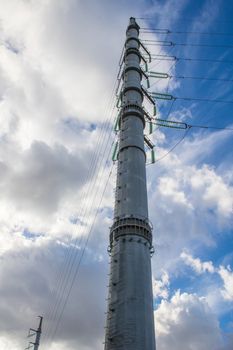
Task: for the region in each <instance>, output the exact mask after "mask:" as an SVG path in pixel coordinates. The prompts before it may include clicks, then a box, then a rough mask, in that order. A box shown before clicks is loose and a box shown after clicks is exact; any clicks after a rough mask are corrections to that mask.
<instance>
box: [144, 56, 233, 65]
mask: <svg viewBox="0 0 233 350" xmlns="http://www.w3.org/2000/svg"><path fill="white" fill-rule="evenodd" d="M151 58H152V61H199V62H216V63H233V61H231V60H218V59H211V58H191V57H177V56H169V55H153V54H152V55H151Z"/></svg>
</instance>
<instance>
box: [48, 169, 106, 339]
mask: <svg viewBox="0 0 233 350" xmlns="http://www.w3.org/2000/svg"><path fill="white" fill-rule="evenodd" d="M112 169H113V165H112V167H111V170H110V172H109V175H108V178H107V181H106V184H105V187H104V190H103V192H102V194H101V196H100V201H99V205H98V207H97V209H96V213H95V216H94V219H93V221H92V224H91V227H90V230H89V232H88V235H87V237H86V241H85V245H84V247H83V249H82V252H81V255H80V258H79V261H78V264H77V267H76V269H75V273H74V275H73V278H72V280H71V284H70V287H69V289H68V293H67V295H66V297H65V299H64V303H63V305H62V309H61V312H60V315H59V317H58V320H57V323H56V326H55V329H54V331H53V333H52V335H51V341H53V340H54V338H55V336H56V333H57V330H58V327H59V325H60V322H61V319H62V317H63V314H64V311H65V308H66V305H67V302H68V299H69V296H70V293H71V291H72V288H73V285H74V282H75V280H76V277H77V275H78V272H79V270H80V265H81V262H82V260H83V257H84V254H85V251H86V248H87V245H88V242H89V239H90V236H91V233H92V231H93V228H94V225H95V221H96V218H97V215H98V214H99V209H100V206H101V204H102V200H103V197H104V194H105V192H106V188H107V185H108V182H109V179H110V177H111V174H112Z"/></svg>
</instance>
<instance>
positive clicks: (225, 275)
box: [218, 266, 233, 300]
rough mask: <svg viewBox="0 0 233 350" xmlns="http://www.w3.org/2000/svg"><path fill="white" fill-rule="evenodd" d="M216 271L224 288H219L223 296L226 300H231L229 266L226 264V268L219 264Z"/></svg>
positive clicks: (232, 281)
mask: <svg viewBox="0 0 233 350" xmlns="http://www.w3.org/2000/svg"><path fill="white" fill-rule="evenodd" d="M218 273H219V275H220V277H221V278H222V280H223V283H224V289H223V290H221V293H222V296H223V298H224V299H226V300H233V272H232V271H231V268H230V266H227V268H225V267H224V266H220V268H219V270H218Z"/></svg>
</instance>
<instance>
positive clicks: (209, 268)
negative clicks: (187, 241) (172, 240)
mask: <svg viewBox="0 0 233 350" xmlns="http://www.w3.org/2000/svg"><path fill="white" fill-rule="evenodd" d="M180 257H181V258H182V259H183V260H184V262H185V264H186V265H189V266H190V267H192V268H193V269H194V271H195V272H196V273H198V274H202V273H204V272H209V273H214V272H215V268H214V266H213V263H212V261H204V262H202V261H201V260H200V259H199V258H193V257H192V256H191V255H190V254H188V253H186V252H182V253H181V255H180Z"/></svg>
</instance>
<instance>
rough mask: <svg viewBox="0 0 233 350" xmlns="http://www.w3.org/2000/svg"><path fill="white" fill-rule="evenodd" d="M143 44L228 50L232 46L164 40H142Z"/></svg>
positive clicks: (232, 46)
mask: <svg viewBox="0 0 233 350" xmlns="http://www.w3.org/2000/svg"><path fill="white" fill-rule="evenodd" d="M142 42H143V43H145V44H146V45H150V46H194V47H215V48H229V49H232V48H233V45H213V44H196V43H175V42H174V41H165V40H150V39H148V40H142Z"/></svg>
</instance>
